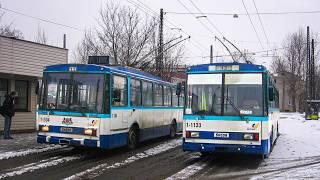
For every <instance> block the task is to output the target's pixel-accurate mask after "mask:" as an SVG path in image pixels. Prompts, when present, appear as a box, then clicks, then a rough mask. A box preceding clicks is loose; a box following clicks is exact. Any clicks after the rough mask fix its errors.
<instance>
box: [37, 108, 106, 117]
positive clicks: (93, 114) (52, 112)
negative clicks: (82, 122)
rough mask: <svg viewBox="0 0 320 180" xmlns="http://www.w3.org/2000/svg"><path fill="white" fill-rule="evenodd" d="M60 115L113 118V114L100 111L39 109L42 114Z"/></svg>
mask: <svg viewBox="0 0 320 180" xmlns="http://www.w3.org/2000/svg"><path fill="white" fill-rule="evenodd" d="M48 113H50V115H58V116H76V117H88V116H89V117H91V118H111V114H99V113H80V112H65V111H54V110H52V111H47V110H38V114H40V115H47V114H48Z"/></svg>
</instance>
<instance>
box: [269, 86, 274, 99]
mask: <svg viewBox="0 0 320 180" xmlns="http://www.w3.org/2000/svg"><path fill="white" fill-rule="evenodd" d="M269 101H274V90H273V87H269Z"/></svg>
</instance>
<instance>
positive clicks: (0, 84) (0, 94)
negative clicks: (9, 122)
mask: <svg viewBox="0 0 320 180" xmlns="http://www.w3.org/2000/svg"><path fill="white" fill-rule="evenodd" d="M6 94H8V80H7V79H0V106H1V105H2V103H3V101H4V99H5V96H6Z"/></svg>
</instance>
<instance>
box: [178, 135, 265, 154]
mask: <svg viewBox="0 0 320 180" xmlns="http://www.w3.org/2000/svg"><path fill="white" fill-rule="evenodd" d="M182 149H183V150H184V151H193V152H234V153H248V154H264V155H267V154H268V153H269V152H268V140H262V141H261V145H240V144H238V145H236V144H213V143H189V142H185V140H184V139H183V144H182Z"/></svg>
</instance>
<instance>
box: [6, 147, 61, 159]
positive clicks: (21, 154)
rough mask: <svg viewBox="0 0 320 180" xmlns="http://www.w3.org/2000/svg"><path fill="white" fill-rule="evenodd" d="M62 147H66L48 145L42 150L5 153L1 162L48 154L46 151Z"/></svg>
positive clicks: (34, 149)
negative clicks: (31, 155)
mask: <svg viewBox="0 0 320 180" xmlns="http://www.w3.org/2000/svg"><path fill="white" fill-rule="evenodd" d="M62 147H64V146H60V145H48V146H45V147H41V148H33V149H24V150H19V151H8V152H3V153H1V154H0V160H4V159H10V158H14V157H21V156H26V155H30V154H36V153H42V152H46V151H51V150H56V149H61V148H62Z"/></svg>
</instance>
